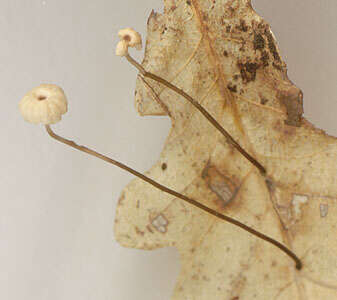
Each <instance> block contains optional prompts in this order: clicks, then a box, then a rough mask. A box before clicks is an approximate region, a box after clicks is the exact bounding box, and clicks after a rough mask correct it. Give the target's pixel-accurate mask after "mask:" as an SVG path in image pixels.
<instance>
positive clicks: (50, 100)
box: [19, 84, 68, 125]
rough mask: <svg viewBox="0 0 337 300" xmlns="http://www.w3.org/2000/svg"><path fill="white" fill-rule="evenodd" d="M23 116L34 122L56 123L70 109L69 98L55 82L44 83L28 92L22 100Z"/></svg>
mask: <svg viewBox="0 0 337 300" xmlns="http://www.w3.org/2000/svg"><path fill="white" fill-rule="evenodd" d="M19 109H20V112H21V114H22V116H23V118H24V119H25V120H26V121H27V122H30V123H33V124H39V123H41V124H44V125H48V124H55V123H57V122H59V121H60V120H61V118H62V115H63V114H65V113H66V112H67V110H68V102H67V98H66V96H65V94H64V92H63V90H62V88H60V87H59V86H57V85H54V84H42V85H40V86H38V87H36V88H34V89H32V90H31V91H30V92H28V93H27V94H26V95H25V96H24V97H23V98H22V100H21V101H20V103H19Z"/></svg>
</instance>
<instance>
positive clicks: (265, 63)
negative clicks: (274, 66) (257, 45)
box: [261, 51, 269, 67]
mask: <svg viewBox="0 0 337 300" xmlns="http://www.w3.org/2000/svg"><path fill="white" fill-rule="evenodd" d="M261 62H262V66H263V67H268V66H269V54H268V52H267V51H262V54H261Z"/></svg>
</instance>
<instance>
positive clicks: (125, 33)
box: [118, 28, 142, 50]
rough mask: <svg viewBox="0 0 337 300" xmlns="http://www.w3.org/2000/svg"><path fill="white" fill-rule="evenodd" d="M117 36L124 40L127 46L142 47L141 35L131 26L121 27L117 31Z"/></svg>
mask: <svg viewBox="0 0 337 300" xmlns="http://www.w3.org/2000/svg"><path fill="white" fill-rule="evenodd" d="M118 36H119V38H120V39H121V40H122V41H123V40H124V41H126V42H127V43H128V46H129V47H134V48H136V49H137V50H141V49H142V37H141V35H140V34H139V33H138V32H137V31H136V30H134V29H133V28H125V29H121V30H120V31H119V32H118Z"/></svg>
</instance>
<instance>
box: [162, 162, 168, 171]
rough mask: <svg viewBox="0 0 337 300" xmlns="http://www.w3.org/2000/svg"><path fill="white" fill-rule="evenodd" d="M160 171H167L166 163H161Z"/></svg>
mask: <svg viewBox="0 0 337 300" xmlns="http://www.w3.org/2000/svg"><path fill="white" fill-rule="evenodd" d="M161 169H162V170H163V171H165V170H166V169H167V164H166V163H163V164H162V165H161Z"/></svg>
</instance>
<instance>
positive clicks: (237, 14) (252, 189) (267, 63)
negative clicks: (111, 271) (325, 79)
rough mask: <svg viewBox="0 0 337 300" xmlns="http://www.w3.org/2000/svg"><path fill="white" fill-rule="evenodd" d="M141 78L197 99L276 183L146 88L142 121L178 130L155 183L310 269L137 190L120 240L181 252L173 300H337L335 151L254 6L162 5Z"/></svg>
mask: <svg viewBox="0 0 337 300" xmlns="http://www.w3.org/2000/svg"><path fill="white" fill-rule="evenodd" d="M164 3H165V9H164V13H163V14H158V13H155V12H152V14H151V16H150V18H149V20H148V37H147V44H146V52H145V58H144V61H143V64H142V65H143V67H144V68H145V69H146V70H148V71H150V72H152V73H155V74H157V75H159V76H161V77H163V78H165V79H167V80H169V81H170V82H172V83H173V84H175V85H176V86H178V87H180V88H182V89H183V90H184V91H185V92H187V93H188V94H189V95H191V96H192V97H193V98H195V99H196V100H197V101H198V102H199V103H200V104H202V105H203V106H204V107H205V108H206V109H207V110H208V111H209V112H210V113H211V114H212V115H213V116H214V117H215V118H216V119H217V121H218V122H219V123H221V125H222V126H223V127H224V128H225V129H226V130H228V131H229V132H230V134H231V135H232V136H233V137H234V138H235V140H237V141H239V143H240V144H241V145H242V147H243V148H244V149H246V150H247V151H248V152H249V153H250V154H252V155H253V156H254V157H255V158H256V159H258V161H260V162H261V163H262V165H264V166H265V168H266V170H267V174H268V176H267V180H266V179H265V178H264V177H262V176H261V175H260V173H259V172H258V170H257V169H256V168H255V167H254V166H252V165H251V164H250V163H249V162H248V161H247V160H246V159H245V158H243V157H242V156H241V155H240V154H239V153H238V152H237V151H236V150H235V149H234V148H233V147H232V146H230V145H229V144H228V143H227V142H226V139H225V138H224V137H223V136H221V135H220V134H219V133H218V132H217V131H216V130H215V129H214V128H213V127H212V125H211V124H210V123H209V122H207V121H206V120H205V118H204V117H203V116H202V115H201V114H200V113H199V112H198V111H197V110H196V109H195V108H194V107H193V106H192V105H191V104H189V103H188V102H187V101H185V99H183V98H182V97H181V96H178V95H177V94H175V93H174V92H173V91H171V90H169V89H167V88H164V87H163V86H161V85H160V84H158V83H156V82H154V81H151V80H150V79H144V78H142V77H139V78H138V80H137V89H136V106H137V109H138V111H139V113H140V114H141V115H168V116H169V117H170V118H171V121H172V129H171V131H170V134H169V136H168V138H167V141H166V143H165V146H164V149H163V152H162V154H161V156H160V158H159V160H158V162H157V163H156V164H155V165H154V166H153V167H152V168H151V169H150V170H149V171H148V172H147V175H148V176H150V177H151V178H153V179H155V180H157V181H159V182H160V183H162V184H164V185H166V186H168V187H170V188H172V189H175V190H176V191H178V192H180V193H183V194H186V195H187V196H189V197H191V198H194V199H196V200H198V201H200V202H201V203H203V204H205V205H208V206H209V207H212V208H213V209H216V210H218V211H220V212H222V213H224V214H226V215H229V216H231V217H234V218H236V219H238V220H240V221H241V222H243V223H245V224H247V225H250V226H252V227H253V228H255V229H257V230H259V231H261V232H263V233H265V234H267V235H269V236H271V237H273V238H274V239H276V240H278V241H280V242H282V243H284V244H285V245H287V246H288V247H289V248H290V249H292V250H293V251H294V252H295V253H296V254H297V255H298V256H299V257H300V258H301V259H302V261H303V265H304V267H303V269H302V270H301V271H297V270H296V269H295V266H294V263H293V261H292V260H290V259H289V257H287V256H286V255H284V254H283V253H282V252H280V251H279V249H277V248H275V247H274V246H272V245H270V244H268V243H266V242H264V241H262V240H259V239H257V238H256V237H254V236H252V235H250V234H248V233H246V232H245V231H242V230H241V229H238V228H236V227H234V226H233V225H230V224H227V223H224V222H222V221H221V220H218V219H217V218H215V217H213V216H210V215H208V214H206V213H205V212H203V211H200V210H198V209H197V208H194V207H191V206H190V205H188V204H186V203H184V202H182V201H181V200H180V199H175V198H174V197H172V196H170V195H168V194H165V193H163V192H161V191H159V190H157V189H155V188H153V187H152V186H150V185H148V184H147V183H144V182H142V181H140V180H139V179H136V180H134V181H133V182H131V183H130V184H129V185H128V186H127V187H126V188H125V190H124V191H123V192H122V195H121V198H120V200H119V205H118V208H117V216H116V221H115V236H116V238H117V240H118V242H119V243H121V244H122V245H123V246H126V247H133V248H139V249H147V250H149V249H155V248H159V247H166V246H174V247H176V248H177V249H178V250H179V253H180V256H181V264H182V270H181V272H180V276H179V279H178V282H177V285H176V287H175V290H174V294H173V298H172V299H205V300H206V299H207V300H209V299H212V300H213V299H230V300H234V299H240V300H242V299H260V300H262V299H268V300H269V299H278V300H280V299H287V300H288V299H337V271H336V270H337V255H336V253H337V239H336V229H337V228H336V226H337V206H336V199H337V180H336V178H337V176H336V175H337V174H336V171H337V168H336V159H337V143H336V138H334V137H330V136H328V135H326V134H325V133H324V132H323V131H322V130H319V129H316V128H315V127H314V126H313V125H312V124H310V123H309V122H308V121H307V120H306V119H304V118H303V117H302V113H303V109H302V105H303V103H302V92H301V90H300V89H299V88H297V87H296V86H295V85H294V84H293V83H292V82H291V81H290V80H289V79H288V77H287V68H286V64H285V63H284V61H283V59H282V57H281V55H280V52H279V49H278V46H277V44H276V41H275V38H274V36H273V33H272V32H271V30H270V26H269V24H268V23H266V22H265V21H264V20H263V19H262V18H261V17H260V16H258V15H257V14H256V12H255V11H254V10H253V8H252V6H251V2H250V1H249V0H214V1H202V0H190V1H189V0H187V1H175V0H165V1H164Z"/></svg>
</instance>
